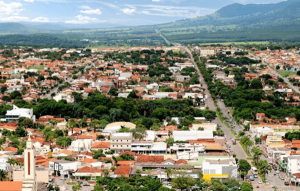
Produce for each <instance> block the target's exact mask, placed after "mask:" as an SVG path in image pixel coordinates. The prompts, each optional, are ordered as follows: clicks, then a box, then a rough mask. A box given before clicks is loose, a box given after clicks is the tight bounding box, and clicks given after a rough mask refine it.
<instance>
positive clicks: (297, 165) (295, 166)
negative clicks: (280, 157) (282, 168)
mask: <svg viewBox="0 0 300 191" xmlns="http://www.w3.org/2000/svg"><path fill="white" fill-rule="evenodd" d="M286 172H287V174H288V175H289V176H293V174H296V173H300V155H292V156H288V157H287V168H286Z"/></svg>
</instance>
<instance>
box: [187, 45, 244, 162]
mask: <svg viewBox="0 0 300 191" xmlns="http://www.w3.org/2000/svg"><path fill="white" fill-rule="evenodd" d="M184 48H185V50H186V51H187V52H188V53H189V55H190V57H191V61H192V62H193V64H194V65H195V69H196V71H197V73H198V75H199V81H200V82H201V83H202V87H203V88H205V95H207V99H206V105H207V106H208V108H209V109H210V110H213V111H216V106H215V105H214V101H213V99H212V97H211V95H210V92H209V90H208V88H207V84H206V82H205V80H204V78H203V75H202V74H201V72H200V70H199V68H198V66H197V64H196V63H195V61H194V58H193V55H192V53H191V51H190V50H189V49H188V48H187V47H184ZM224 107H225V106H224ZM225 113H227V112H225ZM223 114H224V113H223ZM212 122H214V123H217V124H219V125H220V126H221V129H222V130H223V131H224V134H225V136H226V139H227V140H228V144H229V145H230V147H231V150H232V152H231V153H235V154H236V156H237V158H239V159H246V158H247V155H246V153H245V152H244V150H243V149H242V147H241V145H240V144H236V145H232V141H231V139H235V137H234V135H233V134H232V133H231V131H230V129H228V128H227V127H226V126H225V124H223V123H222V122H221V120H220V119H219V118H218V117H217V118H216V119H215V120H213V121H212Z"/></svg>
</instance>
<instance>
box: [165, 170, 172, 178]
mask: <svg viewBox="0 0 300 191" xmlns="http://www.w3.org/2000/svg"><path fill="white" fill-rule="evenodd" d="M166 172H167V175H168V178H171V176H172V174H173V171H172V169H171V168H170V167H168V168H166Z"/></svg>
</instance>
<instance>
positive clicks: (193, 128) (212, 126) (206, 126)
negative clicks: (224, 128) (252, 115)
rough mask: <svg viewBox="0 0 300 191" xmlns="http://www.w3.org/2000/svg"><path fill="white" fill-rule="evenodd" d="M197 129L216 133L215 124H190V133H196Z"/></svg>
mask: <svg viewBox="0 0 300 191" xmlns="http://www.w3.org/2000/svg"><path fill="white" fill-rule="evenodd" d="M199 128H202V129H203V130H211V131H216V130H217V124H216V123H200V124H192V126H191V127H190V130H191V131H197V130H199Z"/></svg>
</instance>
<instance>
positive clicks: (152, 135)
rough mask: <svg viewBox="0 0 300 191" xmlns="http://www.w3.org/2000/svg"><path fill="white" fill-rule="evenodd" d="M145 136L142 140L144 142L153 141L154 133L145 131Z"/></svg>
mask: <svg viewBox="0 0 300 191" xmlns="http://www.w3.org/2000/svg"><path fill="white" fill-rule="evenodd" d="M146 133H147V136H146V137H145V138H144V140H145V141H154V139H155V135H156V132H155V131H146Z"/></svg>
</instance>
